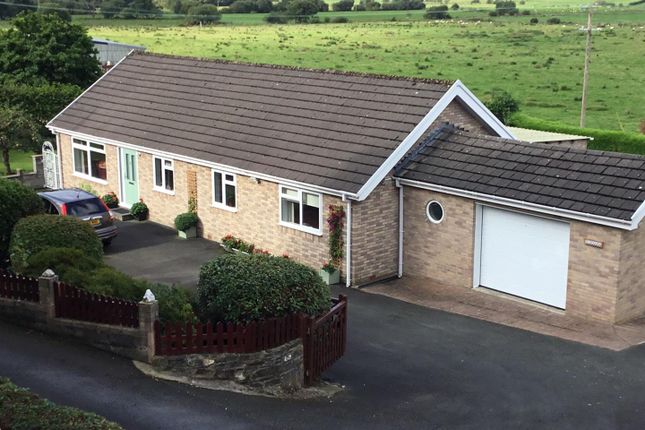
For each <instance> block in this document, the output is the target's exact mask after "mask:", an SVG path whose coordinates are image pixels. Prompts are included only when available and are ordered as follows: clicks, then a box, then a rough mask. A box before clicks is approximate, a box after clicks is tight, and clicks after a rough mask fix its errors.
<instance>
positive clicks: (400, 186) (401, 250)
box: [396, 179, 403, 278]
mask: <svg viewBox="0 0 645 430" xmlns="http://www.w3.org/2000/svg"><path fill="white" fill-rule="evenodd" d="M396 187H397V188H398V189H399V271H398V273H397V276H398V277H399V278H401V277H402V276H403V186H402V185H401V184H400V183H399V180H398V179H397V180H396Z"/></svg>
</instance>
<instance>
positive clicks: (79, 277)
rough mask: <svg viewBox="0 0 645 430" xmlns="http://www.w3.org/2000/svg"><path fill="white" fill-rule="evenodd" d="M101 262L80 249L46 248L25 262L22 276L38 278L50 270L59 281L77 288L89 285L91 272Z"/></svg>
mask: <svg viewBox="0 0 645 430" xmlns="http://www.w3.org/2000/svg"><path fill="white" fill-rule="evenodd" d="M101 264H102V263H101V261H100V260H97V259H96V258H93V257H90V256H88V255H87V254H85V252H83V251H81V250H80V249H74V248H46V249H43V250H42V251H40V252H38V253H36V254H34V255H32V256H31V257H29V259H28V260H27V269H26V270H25V271H24V272H22V274H23V275H27V276H32V277H38V276H40V275H41V274H42V273H43V272H44V271H45V270H47V269H51V270H53V271H54V273H56V274H57V275H58V278H59V279H60V280H61V281H64V282H67V283H69V284H71V285H74V286H76V287H79V288H84V287H86V286H87V285H89V282H90V278H91V273H92V271H94V270H96V269H98V268H99V267H100V266H101Z"/></svg>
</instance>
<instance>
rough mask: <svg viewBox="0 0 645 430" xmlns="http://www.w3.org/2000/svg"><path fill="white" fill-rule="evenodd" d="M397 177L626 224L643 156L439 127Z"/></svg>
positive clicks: (642, 181) (637, 194) (641, 192)
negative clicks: (558, 145)
mask: <svg viewBox="0 0 645 430" xmlns="http://www.w3.org/2000/svg"><path fill="white" fill-rule="evenodd" d="M395 174H396V176H398V177H401V178H405V179H411V180H415V181H421V182H425V183H428V184H433V185H440V186H444V187H450V188H455V189H459V190H466V191H471V192H476V193H481V194H488V195H491V196H498V197H504V198H508V199H513V200H518V201H522V202H529V203H534V204H538V205H542V206H547V207H555V208H560V209H567V210H571V211H575V212H581V213H585V214H593V215H600V216H604V217H609V218H614V219H619V220H630V219H631V217H632V215H633V214H634V212H635V211H636V209H638V207H639V206H640V205H641V204H642V203H643V201H644V200H645V157H642V156H638V155H631V154H621V153H615V152H602V151H591V150H580V149H554V148H553V147H551V146H548V145H544V144H536V143H525V142H518V141H514V140H507V139H502V138H498V137H491V136H479V135H475V134H471V133H468V132H465V131H461V130H457V129H455V128H454V127H452V126H443V127H441V128H439V129H437V130H436V131H435V133H433V134H431V135H430V136H429V137H428V139H427V140H426V141H424V142H423V143H421V144H420V146H419V147H418V148H417V150H415V151H414V152H412V153H411V154H410V155H408V156H407V157H406V158H405V159H404V160H403V161H401V163H399V166H398V167H397V169H396V173H395Z"/></svg>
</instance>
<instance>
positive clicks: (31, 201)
mask: <svg viewBox="0 0 645 430" xmlns="http://www.w3.org/2000/svg"><path fill="white" fill-rule="evenodd" d="M42 211H43V202H42V200H41V199H40V197H38V194H36V192H35V191H34V190H33V189H31V188H29V187H26V186H24V185H22V184H21V183H20V182H17V181H9V180H7V179H1V178H0V267H1V266H2V264H3V262H4V261H5V260H6V259H7V258H8V257H9V242H10V240H11V232H12V231H13V228H14V226H15V225H16V223H17V222H18V220H20V219H21V218H24V217H26V216H29V215H36V214H39V213H42Z"/></svg>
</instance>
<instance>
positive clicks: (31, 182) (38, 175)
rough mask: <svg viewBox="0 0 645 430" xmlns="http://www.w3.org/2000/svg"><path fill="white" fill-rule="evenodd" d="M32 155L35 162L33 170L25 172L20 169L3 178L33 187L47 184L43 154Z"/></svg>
mask: <svg viewBox="0 0 645 430" xmlns="http://www.w3.org/2000/svg"><path fill="white" fill-rule="evenodd" d="M31 157H32V164H33V167H32V171H31V172H23V171H21V170H20V169H18V170H17V172H16V173H15V174H13V175H8V176H3V178H4V179H8V180H10V181H18V182H21V183H22V184H24V185H26V186H28V187H31V188H35V189H40V188H43V187H44V186H45V175H44V173H43V156H42V155H40V154H38V155H32V156H31Z"/></svg>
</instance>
